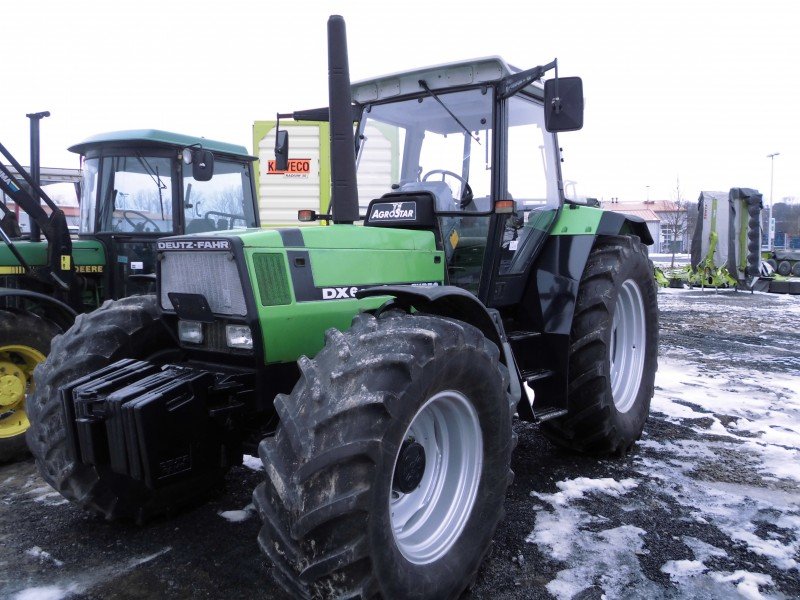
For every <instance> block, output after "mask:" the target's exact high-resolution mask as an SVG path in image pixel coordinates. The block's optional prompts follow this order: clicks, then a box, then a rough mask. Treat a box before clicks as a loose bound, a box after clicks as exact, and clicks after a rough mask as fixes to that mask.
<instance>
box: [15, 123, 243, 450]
mask: <svg viewBox="0 0 800 600" xmlns="http://www.w3.org/2000/svg"><path fill="white" fill-rule="evenodd" d="M44 114H45V113H38V114H37V115H29V116H38V115H44ZM37 124H38V121H37ZM32 129H33V127H32ZM31 137H32V140H34V141H35V143H32V147H35V148H37V149H38V130H37V133H36V135H34V134H33V133H32V136H31ZM70 150H72V151H73V152H77V153H80V154H81V155H82V156H83V157H84V160H83V169H82V181H81V182H80V186H79V187H80V189H81V190H82V193H81V198H80V201H79V206H80V208H79V211H78V212H79V214H77V215H74V216H71V218H74V219H78V223H79V224H78V226H77V227H76V228H75V229H76V230H77V231H71V230H70V228H69V226H68V221H67V216H66V214H65V211H64V210H63V209H62V207H61V206H59V205H58V204H56V203H55V202H54V201H53V200H52V199H50V197H49V196H48V195H47V194H46V193H45V192H44V191H43V190H42V189H41V187H40V185H39V181H37V179H38V178H37V177H36V176H35V175H34V173H35V172H36V171H38V169H33V168H32V169H31V171H32V173H30V174H29V173H28V172H27V171H26V170H25V169H24V168H23V167H22V166H21V165H20V164H19V162H18V161H16V160H15V159H14V157H13V156H12V155H11V154H10V153H9V152H8V150H6V148H5V147H4V146H2V145H1V144H0V153H1V154H2V155H3V157H5V159H6V160H8V162H9V163H10V164H9V165H8V166H5V165H3V164H1V163H0V192H2V194H0V209H2V213H3V216H2V220H0V237H2V239H3V242H4V244H2V245H0V463H1V462H6V461H9V460H13V459H15V458H17V457H19V456H21V455H23V454H24V453H25V451H26V446H25V431H26V430H27V429H28V424H29V422H28V417H27V414H26V410H25V401H26V397H28V396H29V395H30V389H31V377H32V374H33V369H34V368H35V366H36V365H37V364H38V363H40V362H41V361H42V360H44V357H45V356H47V353H48V352H49V350H50V342H51V340H52V338H53V337H54V336H55V335H57V334H58V333H62V332H63V331H66V330H67V329H68V328H69V327H70V326H71V325H72V323H73V322H74V320H75V317H76V315H78V314H80V313H83V312H86V311H90V310H93V309H95V308H97V307H98V306H100V305H101V304H102V303H103V302H104V301H105V300H107V299H118V298H123V297H126V296H131V295H134V294H147V293H152V292H153V291H154V290H155V277H156V276H155V271H156V269H155V259H156V253H157V249H156V242H157V240H158V239H160V238H162V237H164V236H167V235H175V234H176V233H189V232H192V231H211V230H214V231H216V230H224V231H228V230H230V229H232V228H234V227H236V228H245V227H254V226H257V225H258V209H257V206H256V201H255V197H256V196H255V186H254V184H253V181H254V179H253V167H252V162H253V160H255V157H253V156H250V155H249V154H248V153H247V151H246V150H245V148H244V147H242V146H234V145H232V144H225V143H222V142H214V141H212V140H207V139H204V138H196V137H190V136H184V135H179V134H174V133H168V132H164V131H155V130H142V131H120V132H114V133H108V134H102V135H97V136H94V137H92V138H89V139H87V140H85V141H84V142H81V143H80V144H76V145H75V146H72V147H71V148H70ZM36 154H38V152H37V153H36ZM215 157H216V161H215V162H214V158H215ZM31 158H32V160H31V164H35V163H36V162H37V161H38V158H37V157H36V156H35V153H34V152H32V157H31ZM212 175H213V178H212V177H211V176H212ZM40 198H41V202H40ZM42 202H43V203H44V204H42ZM19 211H23V212H24V213H26V214H27V215H28V218H29V222H30V228H31V230H30V231H29V232H23V231H21V229H20V227H19V224H18V221H17V213H18V212H19ZM42 234H43V236H44V240H42V239H41V235H42Z"/></svg>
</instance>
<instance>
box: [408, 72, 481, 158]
mask: <svg viewBox="0 0 800 600" xmlns="http://www.w3.org/2000/svg"><path fill="white" fill-rule="evenodd" d="M419 87H421V88H422V89H423V90H425V91H426V92H428V94H430V95H431V97H432V98H433V99H434V100H436V101H437V102H438V103H439V104H441V105H442V108H443V109H445V110H446V111H447V114H448V115H450V116H451V117H453V120H454V121H455V122H456V123H458V124H459V125H461V129H463V130H464V132H465V133H466V134H467V135H468V136H469V137H471V138H472V139H473V140H475V141H476V142H478V145H479V146H480V145H481V141H480V140H479V139H478V138H477V137H476V136H474V135H473V134H472V132H471V131H470V130H469V129H467V126H466V125H464V124H463V123H462V122H461V121H460V120H459V118H458V117H457V116H455V115H454V114H453V111H451V110H450V109H449V108H447V106H446V105H445V103H444V102H442V101H441V99H440V98H439V96H437V95H436V94H435V93H434V92H433V90H431V88H429V87H428V84H427V83H426V82H425V80H424V79H420V80H419Z"/></svg>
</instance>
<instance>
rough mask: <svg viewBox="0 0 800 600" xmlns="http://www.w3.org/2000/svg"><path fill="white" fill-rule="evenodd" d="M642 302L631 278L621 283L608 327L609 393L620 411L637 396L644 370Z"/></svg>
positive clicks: (640, 294)
mask: <svg viewBox="0 0 800 600" xmlns="http://www.w3.org/2000/svg"><path fill="white" fill-rule="evenodd" d="M645 342H646V330H645V322H644V301H643V300H642V293H641V291H640V290H639V286H638V285H636V282H635V281H634V280H633V279H628V280H627V281H625V283H623V284H622V288H621V289H620V292H619V296H618V297H617V307H616V309H615V311H614V321H613V324H612V327H611V352H610V354H609V361H610V371H611V394H612V396H613V398H614V406H616V407H617V410H618V411H619V412H622V413H624V412H628V411H629V410H630V409H631V407H632V406H633V405H634V403H635V402H636V397H637V396H638V395H639V384H640V383H641V381H642V371H643V370H644V352H645Z"/></svg>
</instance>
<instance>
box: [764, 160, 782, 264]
mask: <svg viewBox="0 0 800 600" xmlns="http://www.w3.org/2000/svg"><path fill="white" fill-rule="evenodd" d="M779 155H780V152H773V153H772V154H767V158H768V159H769V221H767V243H768V244H769V249H770V250H772V249H773V247H774V246H775V228H774V227H773V226H772V181H773V176H774V174H775V157H776V156H779Z"/></svg>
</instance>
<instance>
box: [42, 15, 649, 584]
mask: <svg viewBox="0 0 800 600" xmlns="http://www.w3.org/2000/svg"><path fill="white" fill-rule="evenodd" d="M328 34H329V89H330V107H329V109H319V110H314V111H304V112H303V113H297V114H295V115H294V116H295V117H296V118H304V117H308V118H311V117H313V118H314V119H316V120H319V119H320V118H325V119H329V121H330V127H331V157H332V174H333V175H332V189H333V201H332V211H331V214H324V215H317V214H315V213H314V212H313V211H302V212H303V214H302V215H301V216H302V218H303V219H304V220H306V221H310V220H314V219H318V220H324V221H331V222H332V224H331V225H330V226H314V225H309V226H306V227H293V228H292V227H290V228H283V229H275V230H260V231H247V232H213V233H212V232H208V233H204V234H202V235H194V236H179V237H172V238H167V239H162V240H160V241H159V242H158V254H157V258H156V264H157V265H158V278H157V279H158V281H157V292H156V294H155V295H151V296H136V297H132V298H126V299H123V300H119V301H116V302H110V303H107V304H105V305H104V306H102V307H101V308H100V309H98V310H96V311H94V312H92V313H90V314H85V315H81V316H80V317H78V319H77V320H76V322H75V325H74V326H73V327H72V328H71V329H70V330H69V331H67V332H66V333H65V334H64V335H62V336H60V337H58V338H56V340H55V341H54V342H53V348H52V351H51V353H50V355H49V357H48V359H47V361H46V362H45V363H44V364H43V365H41V366H40V367H39V368H38V369H37V370H36V373H35V382H36V391H35V395H34V398H33V401H32V403H31V405H30V408H29V412H30V418H31V423H32V424H31V429H30V431H29V434H28V439H29V444H30V446H31V448H32V451H33V453H34V455H35V456H36V460H37V464H38V467H39V470H40V472H41V474H42V476H43V477H44V478H45V479H46V480H47V481H48V482H49V483H50V484H51V485H52V486H53V487H54V488H55V489H56V490H58V491H59V492H60V493H61V494H62V495H64V497H66V498H68V499H69V500H71V501H72V502H74V503H75V504H77V505H79V506H81V507H83V508H85V509H87V510H89V511H92V512H93V513H96V514H98V515H101V516H102V517H105V518H107V519H114V518H127V519H133V520H136V521H142V520H145V519H147V518H148V517H149V516H151V515H154V514H158V513H163V512H164V511H167V510H171V509H173V508H174V507H176V506H178V505H180V504H183V503H187V502H193V501H196V499H197V498H199V497H201V496H202V494H203V492H204V491H205V490H208V489H211V488H214V487H216V486H217V485H219V484H220V483H221V482H222V480H223V478H224V477H225V475H226V472H227V471H228V469H229V467H230V466H232V465H236V464H239V463H240V461H241V460H242V455H243V453H249V454H256V453H257V454H258V456H260V458H261V460H262V462H263V465H264V469H265V481H264V482H263V483H261V484H260V485H259V486H258V487H257V488H256V490H255V492H254V502H255V506H256V507H257V509H258V512H259V513H260V516H261V517H262V519H263V526H262V529H261V532H260V535H259V545H260V547H261V549H262V550H263V552H264V553H265V554H266V555H267V557H268V558H269V560H270V561H271V565H272V573H273V575H274V578H275V579H276V581H277V582H278V583H279V584H280V585H281V586H282V587H283V588H284V589H285V590H287V592H288V593H290V594H291V595H292V596H293V597H298V598H310V597H342V598H343V597H347V598H354V597H362V598H375V597H383V598H406V597H414V598H455V597H457V596H458V595H459V594H460V593H461V592H462V591H463V590H464V589H466V588H467V587H468V586H469V585H470V583H471V582H472V581H473V580H474V578H475V577H476V574H477V571H478V568H479V566H480V564H481V562H482V560H483V558H484V556H485V555H486V553H487V552H488V550H489V547H490V543H491V540H492V537H493V533H494V531H495V528H496V526H497V524H498V522H499V520H500V519H501V517H502V514H503V501H504V498H505V493H506V488H507V487H508V485H509V484H510V482H511V480H512V475H513V474H512V472H511V469H510V464H511V455H512V451H513V449H514V445H515V442H516V436H515V434H514V432H513V430H512V419H513V418H514V416H515V414H518V415H519V418H520V419H522V420H526V421H531V422H540V423H542V429H543V431H544V432H545V433H546V434H547V435H548V436H549V437H550V438H551V439H552V440H554V441H555V442H556V443H558V444H560V445H563V446H566V447H568V448H573V449H576V450H580V451H585V452H591V453H598V454H604V455H608V454H611V455H623V454H625V453H626V452H628V451H629V450H630V449H631V447H632V446H633V444H634V443H635V441H636V440H637V439H638V438H639V436H640V435H641V432H642V429H643V426H644V423H645V420H646V418H647V416H648V412H649V405H650V400H651V397H652V395H653V382H654V376H655V370H656V350H657V348H656V346H657V336H658V314H657V304H656V288H655V284H654V282H653V278H652V270H651V265H650V262H649V260H648V256H647V250H646V246H645V245H644V243H651V239H650V236H649V235H648V233H647V228H646V226H645V224H644V223H643V222H641V221H638V220H636V219H632V218H629V217H625V216H623V215H620V214H616V213H610V212H603V211H602V210H599V209H596V208H593V207H587V206H585V205H577V204H569V203H565V201H564V198H563V193H562V184H561V175H560V155H559V146H558V143H557V140H556V135H555V133H554V132H557V131H569V130H574V129H578V128H580V126H581V124H582V118H583V117H582V115H583V98H582V90H581V83H580V80H579V79H577V78H558V77H555V78H553V79H550V80H548V81H546V82H545V83H544V85H543V86H542V85H541V84H540V83H539V80H540V79H541V78H542V77H543V75H544V74H545V73H546V72H548V71H549V70H550V69H551V68H553V67H555V62H553V63H551V64H549V65H546V66H544V67H535V68H533V69H530V70H527V71H519V70H516V69H512V68H510V67H509V66H508V65H507V64H506V63H505V62H503V61H502V60H500V59H498V58H489V59H483V60H477V61H469V62H463V63H457V64H448V65H445V66H440V67H432V68H428V69H420V70H415V71H410V72H407V73H401V74H395V75H391V76H388V77H380V78H376V79H373V80H370V81H363V82H360V83H356V84H354V85H352V86H351V84H350V81H349V71H348V66H347V64H348V63H347V50H346V41H345V31H344V21H343V19H342V18H341V17H338V16H333V17H331V18H330V20H329V22H328ZM354 122H355V125H356V127H355V135H354V127H353V125H354ZM376 132H384V134H385V135H387V136H391V137H392V138H393V139H396V140H399V142H400V143H399V144H398V146H397V147H398V148H400V149H401V154H400V155H399V156H398V157H397V160H396V170H395V172H394V173H393V175H392V177H391V178H387V180H386V181H385V193H384V194H383V195H381V196H380V197H378V198H376V199H372V200H370V201H369V202H368V203H365V204H366V211H365V214H364V215H363V217H362V215H361V209H360V206H359V194H358V187H357V185H356V181H357V179H360V180H361V182H362V184H363V183H365V182H366V181H367V180H369V177H370V171H369V169H370V161H369V160H368V156H369V151H370V144H373V145H374V146H376V147H380V146H382V145H383V144H382V141H381V139H380V136H379V135H377V134H376ZM276 140H277V142H276V148H277V156H276V160H277V162H278V163H281V162H282V161H284V160H285V159H286V157H287V155H288V154H287V149H288V138H287V135H286V134H285V132H284V133H279V134H278V135H276ZM279 168H281V167H280V165H279ZM374 183H375V182H374V181H370V184H374ZM362 221H363V222H362ZM643 242H644V243H643Z"/></svg>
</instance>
